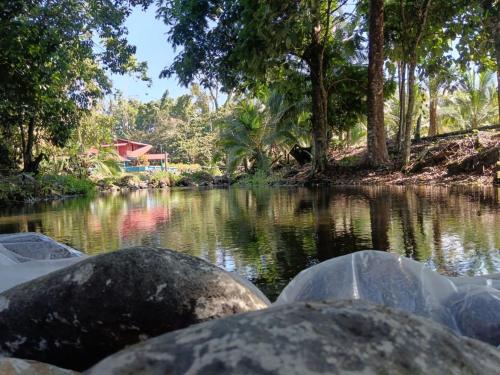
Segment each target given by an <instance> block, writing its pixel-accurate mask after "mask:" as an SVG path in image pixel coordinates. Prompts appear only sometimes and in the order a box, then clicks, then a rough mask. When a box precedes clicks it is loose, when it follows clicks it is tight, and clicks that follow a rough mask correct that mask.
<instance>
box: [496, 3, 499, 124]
mask: <svg viewBox="0 0 500 375" xmlns="http://www.w3.org/2000/svg"><path fill="white" fill-rule="evenodd" d="M499 7H500V5H498V4H497V9H498V8H499ZM495 54H496V60H497V61H496V62H497V101H498V103H497V104H498V122H499V123H500V11H497V17H496V23H495Z"/></svg>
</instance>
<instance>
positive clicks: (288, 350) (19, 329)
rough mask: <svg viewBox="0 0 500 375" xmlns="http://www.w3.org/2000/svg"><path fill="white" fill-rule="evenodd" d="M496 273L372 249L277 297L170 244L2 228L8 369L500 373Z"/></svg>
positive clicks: (308, 273)
mask: <svg viewBox="0 0 500 375" xmlns="http://www.w3.org/2000/svg"><path fill="white" fill-rule="evenodd" d="M499 280H500V277H499V275H491V276H490V277H477V278H446V277H444V276H440V275H438V274H436V273H434V272H433V271H430V270H427V269H425V268H424V267H423V266H422V265H421V264H420V263H417V262H414V261H412V260H409V259H406V258H401V257H397V256H394V255H391V254H388V253H383V252H377V251H365V252H359V253H355V254H351V255H348V256H344V257H340V258H336V259H332V260H329V261H327V262H323V263H321V264H319V265H317V266H314V267H312V268H310V269H308V270H305V271H303V272H302V273H301V274H299V275H298V276H297V277H296V278H295V279H294V280H292V282H291V283H290V284H289V285H288V286H287V287H286V288H285V290H284V291H283V293H282V294H281V295H280V297H279V298H278V300H277V301H276V302H275V304H274V306H270V302H269V301H268V299H267V298H266V297H265V296H264V295H263V294H262V293H261V292H260V291H259V290H258V289H257V288H256V287H255V286H253V285H252V284H251V283H249V282H248V281H245V280H242V279H241V278H239V277H238V276H235V275H234V274H231V273H228V272H226V271H224V270H221V269H219V268H217V267H215V266H213V265H211V264H209V263H207V262H205V261H203V260H201V259H198V258H194V257H191V256H188V255H184V254H181V253H178V252H175V251H171V250H166V249H156V248H148V247H135V248H130V249H124V250H119V251H116V252H111V253H107V254H102V255H97V256H94V257H86V256H84V255H83V254H81V253H79V252H77V251H76V250H73V249H71V248H68V247H67V246H65V245H62V244H59V243H57V242H55V241H53V240H51V239H49V238H47V237H45V236H42V235H38V234H35V233H27V234H15V235H0V292H1V293H0V332H1V333H2V334H1V335H0V353H1V356H2V357H3V358H0V373H1V374H2V375H3V374H6V375H8V374H16V375H17V374H28V375H30V374H54V375H59V374H77V372H78V371H83V372H84V373H85V374H89V375H106V374H113V375H124V374H166V373H168V374H170V373H172V374H185V373H192V374H194V373H202V374H212V373H213V374H233V373H238V374H240V373H243V374H264V373H265V374H315V373H346V372H351V373H375V374H416V373H425V374H443V373H451V374H462V373H463V374H500V350H498V349H497V348H496V346H498V345H500V281H499ZM325 301H327V302H325ZM466 336H468V337H466Z"/></svg>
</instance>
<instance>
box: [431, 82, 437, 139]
mask: <svg viewBox="0 0 500 375" xmlns="http://www.w3.org/2000/svg"><path fill="white" fill-rule="evenodd" d="M438 133H439V131H438V123H437V90H436V87H435V85H434V84H431V83H430V82H429V133H428V136H429V137H432V136H434V135H438Z"/></svg>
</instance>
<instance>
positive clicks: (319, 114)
mask: <svg viewBox="0 0 500 375" xmlns="http://www.w3.org/2000/svg"><path fill="white" fill-rule="evenodd" d="M323 53H324V48H323V45H322V42H321V26H320V24H315V25H314V27H313V30H312V43H311V46H310V49H309V69H310V79H311V86H312V118H311V121H312V137H313V163H312V174H313V175H316V174H319V173H322V172H324V171H325V170H326V167H327V160H328V159H327V153H328V136H327V124H328V121H327V91H326V88H325V82H324V77H325V74H324V60H323Z"/></svg>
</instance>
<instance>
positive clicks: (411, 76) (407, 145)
mask: <svg viewBox="0 0 500 375" xmlns="http://www.w3.org/2000/svg"><path fill="white" fill-rule="evenodd" d="M415 67H416V62H415V60H414V59H413V60H412V61H411V62H410V64H409V66H408V107H407V109H406V118H405V126H404V131H405V137H404V142H403V168H404V167H406V166H408V164H410V153H411V131H412V127H413V112H414V107H415Z"/></svg>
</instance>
